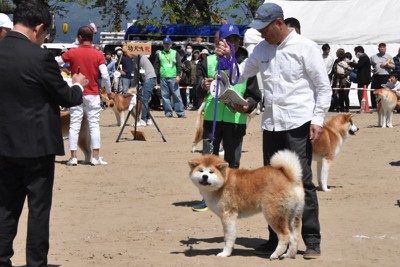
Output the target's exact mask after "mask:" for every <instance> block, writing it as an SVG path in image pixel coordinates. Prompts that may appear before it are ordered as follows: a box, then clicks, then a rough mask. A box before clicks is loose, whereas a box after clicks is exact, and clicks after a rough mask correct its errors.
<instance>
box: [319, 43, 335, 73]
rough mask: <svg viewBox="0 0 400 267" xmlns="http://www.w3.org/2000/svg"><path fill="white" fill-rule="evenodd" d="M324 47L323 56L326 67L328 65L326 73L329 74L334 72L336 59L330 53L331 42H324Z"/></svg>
mask: <svg viewBox="0 0 400 267" xmlns="http://www.w3.org/2000/svg"><path fill="white" fill-rule="evenodd" d="M321 49H322V58H323V59H324V63H325V67H326V73H327V74H328V75H329V74H331V72H332V67H333V63H334V62H335V59H334V58H333V57H332V56H331V55H329V53H330V52H331V47H330V46H329V44H324V45H322V47H321Z"/></svg>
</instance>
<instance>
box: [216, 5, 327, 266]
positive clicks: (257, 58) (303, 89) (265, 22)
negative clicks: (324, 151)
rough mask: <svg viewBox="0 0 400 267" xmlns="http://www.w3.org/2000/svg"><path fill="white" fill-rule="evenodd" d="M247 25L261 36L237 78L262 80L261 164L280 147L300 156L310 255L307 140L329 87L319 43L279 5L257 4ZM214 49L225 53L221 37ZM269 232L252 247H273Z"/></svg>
mask: <svg viewBox="0 0 400 267" xmlns="http://www.w3.org/2000/svg"><path fill="white" fill-rule="evenodd" d="M249 26H250V27H252V28H254V29H256V30H258V31H259V32H260V33H261V36H262V38H264V40H263V41H261V42H260V43H259V44H258V45H257V46H256V47H255V48H254V50H253V53H252V54H251V55H250V56H249V58H248V59H247V61H245V62H244V63H242V64H241V65H240V73H241V77H240V79H248V78H249V77H251V76H254V75H256V74H257V73H258V72H260V74H261V78H262V81H263V88H264V108H265V110H264V114H263V119H262V128H263V157H264V165H269V164H270V159H271V157H272V155H273V154H274V153H275V152H277V151H278V150H282V149H290V150H292V151H295V152H296V153H297V154H298V156H299V158H300V162H301V165H302V168H303V177H302V179H303V185H304V190H305V207H304V214H303V224H302V237H303V240H304V243H305V245H306V251H305V254H304V255H303V257H304V258H306V259H312V258H315V257H318V256H319V255H320V253H321V250H320V242H321V234H320V224H319V218H318V212H319V210H318V199H317V193H316V187H315V186H314V184H313V182H312V171H311V160H312V143H313V141H315V140H316V139H318V138H319V136H320V134H321V132H322V126H323V122H324V119H325V116H326V114H327V112H328V109H329V106H330V102H331V94H332V89H331V87H330V84H329V78H328V75H327V72H326V68H325V64H324V61H323V59H322V56H321V52H320V49H319V47H318V46H317V44H316V43H314V42H313V41H311V40H308V39H307V38H305V37H303V36H301V35H299V34H297V33H296V32H295V31H294V30H293V29H290V28H288V26H287V25H286V24H285V22H284V16H283V11H282V8H281V7H280V6H278V5H276V4H274V3H265V4H263V5H261V6H260V7H259V8H258V10H257V12H256V15H255V18H254V20H253V22H252V23H251V24H250V25H249ZM217 54H218V55H224V56H226V57H227V58H229V55H230V48H229V46H228V45H227V44H226V42H220V43H219V45H218V48H217ZM269 232H270V237H269V240H268V242H267V243H266V244H264V245H262V246H261V247H259V248H257V249H256V252H258V254H260V253H263V254H268V253H272V252H273V251H274V250H275V248H276V246H277V243H278V238H277V236H276V234H275V233H274V232H273V230H272V229H271V228H270V229H269Z"/></svg>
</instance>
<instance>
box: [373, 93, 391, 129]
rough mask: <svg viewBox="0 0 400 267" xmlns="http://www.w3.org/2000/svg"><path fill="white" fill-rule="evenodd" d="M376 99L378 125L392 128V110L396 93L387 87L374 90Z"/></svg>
mask: <svg viewBox="0 0 400 267" xmlns="http://www.w3.org/2000/svg"><path fill="white" fill-rule="evenodd" d="M374 94H375V95H376V98H377V100H378V106H377V108H378V126H379V127H382V128H386V127H388V128H393V111H394V109H395V108H396V104H397V96H396V93H395V92H394V91H392V90H390V89H387V88H381V89H376V90H375V91H374Z"/></svg>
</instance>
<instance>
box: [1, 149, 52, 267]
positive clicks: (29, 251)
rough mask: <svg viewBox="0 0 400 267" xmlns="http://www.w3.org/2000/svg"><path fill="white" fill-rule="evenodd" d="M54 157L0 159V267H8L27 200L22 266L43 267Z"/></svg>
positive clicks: (46, 243)
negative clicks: (24, 251)
mask: <svg viewBox="0 0 400 267" xmlns="http://www.w3.org/2000/svg"><path fill="white" fill-rule="evenodd" d="M54 160H55V155H48V156H43V157H39V158H10V157H0V266H1V267H3V266H7V267H8V266H11V257H12V256H13V254H14V250H13V241H14V238H15V236H16V235H17V227H18V221H19V218H20V215H21V212H22V209H23V206H24V202H25V198H27V200H28V209H29V212H28V232H27V238H26V264H27V266H28V267H41V266H46V265H47V254H48V251H49V218H50V209H51V201H52V191H53V182H54Z"/></svg>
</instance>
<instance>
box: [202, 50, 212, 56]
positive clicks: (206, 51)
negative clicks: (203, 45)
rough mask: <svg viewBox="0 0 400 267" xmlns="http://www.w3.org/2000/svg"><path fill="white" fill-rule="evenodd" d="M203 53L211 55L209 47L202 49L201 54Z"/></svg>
mask: <svg viewBox="0 0 400 267" xmlns="http://www.w3.org/2000/svg"><path fill="white" fill-rule="evenodd" d="M201 54H205V55H209V54H210V53H209V52H208V50H207V49H203V50H201V52H200V55H201Z"/></svg>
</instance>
